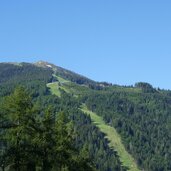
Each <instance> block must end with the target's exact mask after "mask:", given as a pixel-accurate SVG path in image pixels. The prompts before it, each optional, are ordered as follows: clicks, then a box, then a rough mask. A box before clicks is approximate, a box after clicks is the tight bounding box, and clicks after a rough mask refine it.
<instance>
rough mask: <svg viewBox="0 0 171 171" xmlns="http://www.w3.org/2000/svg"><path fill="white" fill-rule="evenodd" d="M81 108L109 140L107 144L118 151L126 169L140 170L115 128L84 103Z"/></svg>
mask: <svg viewBox="0 0 171 171" xmlns="http://www.w3.org/2000/svg"><path fill="white" fill-rule="evenodd" d="M81 110H82V111H83V112H84V113H85V114H87V115H89V116H90V117H91V119H92V121H93V122H94V124H95V125H96V126H97V127H98V128H99V129H100V131H101V132H103V133H104V134H106V138H107V139H108V140H109V146H110V147H111V148H113V149H114V150H116V151H117V152H118V155H119V157H120V160H121V162H122V165H123V166H125V167H128V168H129V169H128V170H130V171H140V170H139V169H138V167H137V164H136V163H135V160H134V159H133V157H132V156H131V155H130V154H129V153H128V152H127V151H126V149H125V147H124V145H123V144H122V141H121V138H120V135H119V134H118V133H117V131H116V130H115V128H113V127H111V126H109V125H107V124H106V123H105V122H104V120H103V119H102V117H100V116H98V115H97V114H96V113H94V112H92V111H90V110H88V108H87V106H86V105H82V106H81Z"/></svg>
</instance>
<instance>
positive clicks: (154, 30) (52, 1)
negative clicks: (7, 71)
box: [0, 0, 171, 89]
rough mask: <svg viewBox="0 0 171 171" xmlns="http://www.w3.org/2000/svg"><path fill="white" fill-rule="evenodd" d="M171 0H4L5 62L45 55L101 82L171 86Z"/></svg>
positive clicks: (0, 54) (0, 19) (0, 39)
mask: <svg viewBox="0 0 171 171" xmlns="http://www.w3.org/2000/svg"><path fill="white" fill-rule="evenodd" d="M170 9H171V1H170V0H162V1H161V0H160V1H159V0H141V1H140V0H139V1H138V0H129V1H128V0H118V1H116V0H85V1H83V0H72V1H71V0H49V1H46V0H29V1H26V0H15V1H14V0H5V1H0V62H6V61H18V62H20V61H27V62H34V61H38V60H45V61H49V62H52V63H54V64H56V65H58V66H62V67H65V68H67V69H70V70H73V71H75V72H78V73H80V74H82V75H85V76H87V77H89V78H91V79H94V80H97V81H108V82H112V83H114V84H120V85H134V83H135V82H138V81H144V82H149V83H151V84H152V85H153V86H154V87H160V88H165V89H171V79H170V74H171V10H170Z"/></svg>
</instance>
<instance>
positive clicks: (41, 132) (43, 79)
mask: <svg viewBox="0 0 171 171" xmlns="http://www.w3.org/2000/svg"><path fill="white" fill-rule="evenodd" d="M53 79H54V78H53V76H52V70H51V69H48V68H44V67H37V66H35V65H32V64H26V63H22V64H20V65H16V64H15V65H14V64H1V67H0V81H1V84H0V86H1V92H0V93H1V96H0V109H1V110H0V121H1V122H0V126H1V132H0V133H1V134H0V135H1V157H0V162H1V163H0V165H1V167H2V170H3V169H4V168H6V169H7V170H12V169H15V170H30V169H31V170H46V171H47V170H67V169H68V170H94V169H97V170H104V171H105V170H106V171H107V170H109V171H110V170H111V171H112V170H125V168H124V167H122V166H121V162H120V160H119V157H118V155H117V152H115V151H113V150H112V149H110V148H109V147H108V141H107V140H106V139H105V138H104V137H105V135H104V134H102V133H101V132H100V131H99V130H98V129H97V128H96V127H95V126H93V124H92V123H91V120H90V118H89V117H88V116H86V115H84V114H83V113H82V112H81V111H80V110H79V106H80V102H79V100H78V99H76V98H74V97H73V96H71V95H69V94H67V93H65V92H62V96H61V97H60V98H59V97H57V96H54V95H52V94H51V93H50V91H49V89H48V88H47V87H46V84H47V83H48V82H52V81H53ZM18 86H22V87H18ZM17 101H18V102H17ZM23 101H24V102H25V104H23V103H22V102H23ZM20 105H21V106H20ZM29 106H30V107H29ZM18 108H21V110H19V111H20V112H21V113H18V112H17V111H18ZM15 111H16V112H15ZM22 112H23V113H25V115H24V114H23V113H22ZM62 114H63V115H64V116H65V120H62V118H63V117H64V116H63V115H62ZM58 115H59V116H58ZM19 118H21V120H22V122H21V121H20V124H19V125H17V123H18V122H19ZM61 120H62V121H63V125H70V126H69V130H68V128H67V129H66V130H60V129H63V127H64V126H60V124H62V123H61ZM66 121H67V122H66ZM59 123H60V124H59ZM16 125H17V126H16ZM65 127H68V126H65ZM57 128H58V129H57ZM19 130H21V133H20V134H21V135H20V137H18V138H17V137H16V135H17V134H18V132H20V131H19ZM59 131H62V132H59ZM71 132H72V133H71ZM58 134H62V135H61V136H57V135H58ZM44 138H45V139H44ZM54 142H56V143H54ZM58 142H59V143H61V144H62V145H60V144H58ZM65 143H66V145H65ZM71 145H72V146H71ZM49 147H50V148H49ZM42 149H44V150H45V151H46V153H45V154H43V153H42V152H41V151H43V150H42ZM55 151H56V152H55ZM59 155H60V156H61V158H62V157H63V159H61V160H59V159H58V158H59ZM43 156H44V157H43ZM52 159H53V160H52ZM54 159H55V160H54ZM111 161H112V163H111Z"/></svg>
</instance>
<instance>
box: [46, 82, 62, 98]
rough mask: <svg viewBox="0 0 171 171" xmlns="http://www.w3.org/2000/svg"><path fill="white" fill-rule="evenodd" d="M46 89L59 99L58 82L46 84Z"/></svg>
mask: <svg viewBox="0 0 171 171" xmlns="http://www.w3.org/2000/svg"><path fill="white" fill-rule="evenodd" d="M47 87H49V88H50V91H51V93H52V94H54V95H56V96H58V97H60V96H61V92H60V89H59V87H60V86H59V82H54V83H48V84H47Z"/></svg>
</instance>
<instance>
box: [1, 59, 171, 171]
mask: <svg viewBox="0 0 171 171" xmlns="http://www.w3.org/2000/svg"><path fill="white" fill-rule="evenodd" d="M18 85H22V86H24V87H25V88H26V89H27V90H28V91H29V93H30V94H31V96H32V98H33V101H34V103H35V104H37V105H39V106H41V108H42V110H43V108H47V107H48V105H51V106H53V111H54V113H58V112H59V111H61V110H62V111H64V112H66V113H68V117H69V118H70V120H72V122H73V123H74V129H75V131H76V132H77V135H76V139H75V147H76V148H77V149H79V150H81V149H82V148H83V147H86V149H87V150H88V153H89V154H88V155H89V157H90V158H91V159H92V160H93V161H94V164H95V167H96V169H97V170H100V171H113V170H149V171H169V170H171V160H170V158H171V131H170V130H171V91H170V90H161V89H155V88H154V87H153V86H152V85H150V84H148V83H144V82H140V83H136V84H135V86H119V85H112V84H110V83H106V82H96V81H93V80H91V79H88V78H86V77H84V76H82V75H79V74H77V73H74V72H72V71H69V70H67V69H64V68H62V67H59V66H55V65H54V64H50V63H48V62H44V61H39V62H36V63H0V103H3V100H4V97H6V96H8V95H10V94H11V93H12V92H13V91H14V89H15V88H16V87H17V86H18ZM0 116H1V117H0V118H3V117H2V116H3V112H2V110H0ZM0 133H3V130H2V131H0ZM0 135H1V134H0ZM4 143H5V142H4V141H1V154H2V151H3V149H4V148H5V147H6V145H5V144H4ZM1 162H3V159H1Z"/></svg>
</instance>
